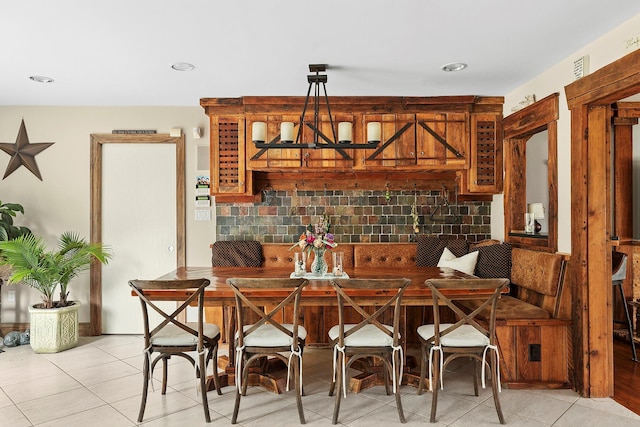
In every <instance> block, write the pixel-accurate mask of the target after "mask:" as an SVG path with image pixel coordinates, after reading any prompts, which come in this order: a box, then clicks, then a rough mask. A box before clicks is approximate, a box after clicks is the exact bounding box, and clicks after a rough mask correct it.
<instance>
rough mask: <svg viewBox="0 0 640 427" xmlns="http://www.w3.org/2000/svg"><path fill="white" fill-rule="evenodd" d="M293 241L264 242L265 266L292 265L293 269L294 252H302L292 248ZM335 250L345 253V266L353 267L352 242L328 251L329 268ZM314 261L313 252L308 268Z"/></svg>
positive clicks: (331, 264)
mask: <svg viewBox="0 0 640 427" xmlns="http://www.w3.org/2000/svg"><path fill="white" fill-rule="evenodd" d="M292 245H293V243H263V244H262V255H263V258H264V264H263V265H264V266H265V267H291V269H292V271H293V254H294V253H295V252H300V249H298V248H294V249H291V250H289V249H290V248H291V246H292ZM333 252H342V253H344V259H343V262H344V267H345V268H350V267H353V245H352V244H350V243H339V244H338V246H337V247H336V248H335V249H331V250H329V251H327V254H326V255H325V257H326V260H327V262H328V263H329V268H333V258H332V255H331V254H332V253H333ZM312 262H313V252H312V253H311V254H310V255H309V259H307V270H309V268H310V267H311V263H312ZM347 273H348V271H347Z"/></svg>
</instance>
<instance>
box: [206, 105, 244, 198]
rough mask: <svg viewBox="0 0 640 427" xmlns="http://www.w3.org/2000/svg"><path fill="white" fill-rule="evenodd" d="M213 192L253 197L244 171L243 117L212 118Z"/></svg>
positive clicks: (210, 152)
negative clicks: (250, 195)
mask: <svg viewBox="0 0 640 427" xmlns="http://www.w3.org/2000/svg"><path fill="white" fill-rule="evenodd" d="M210 124H211V149H210V151H209V154H210V156H211V193H212V194H221V195H225V194H250V193H251V191H252V189H251V182H250V180H251V176H250V175H248V174H247V173H246V169H245V160H244V156H245V137H244V136H245V131H244V129H245V119H244V117H237V116H231V117H225V116H211V120H210Z"/></svg>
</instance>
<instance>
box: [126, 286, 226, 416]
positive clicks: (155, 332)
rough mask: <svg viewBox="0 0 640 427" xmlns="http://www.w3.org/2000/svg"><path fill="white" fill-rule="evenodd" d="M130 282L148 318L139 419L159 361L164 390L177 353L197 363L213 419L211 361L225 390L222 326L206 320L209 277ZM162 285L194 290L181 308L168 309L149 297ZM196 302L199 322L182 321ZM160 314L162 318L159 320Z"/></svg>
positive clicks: (215, 377)
mask: <svg viewBox="0 0 640 427" xmlns="http://www.w3.org/2000/svg"><path fill="white" fill-rule="evenodd" d="M129 286H131V288H132V289H133V291H134V292H135V293H136V294H137V295H138V297H139V299H140V304H141V305H142V318H143V322H144V362H143V369H142V373H143V376H144V382H143V385H142V401H141V402H140V411H139V413H138V422H142V419H143V417H144V411H145V407H146V404H147V394H148V391H149V382H151V381H153V370H154V368H155V366H156V364H157V363H158V362H159V361H162V394H163V395H164V394H166V393H167V377H168V361H169V359H171V357H173V356H179V357H182V358H184V359H186V360H188V361H189V362H190V363H191V364H192V365H193V367H194V369H195V373H196V377H197V378H198V380H199V381H198V388H199V392H200V396H201V398H202V409H203V410H204V417H205V420H206V421H207V422H211V416H210V414H209V402H208V400H207V388H208V387H207V378H206V372H207V365H208V363H209V362H212V364H213V381H214V385H215V389H216V390H217V392H218V394H222V392H221V391H220V381H219V379H218V368H217V365H218V341H219V340H220V328H219V327H218V325H215V324H212V323H205V322H204V311H203V307H204V290H205V288H206V287H207V286H209V280H208V279H188V280H130V281H129ZM162 289H171V290H175V289H181V290H192V292H191V293H190V295H189V296H188V297H187V298H186V299H185V300H184V301H181V302H180V305H179V306H178V308H176V309H175V310H172V311H168V310H165V309H162V308H161V307H160V306H158V303H157V301H151V300H150V299H149V298H148V297H147V291H152V290H162ZM194 303H197V307H198V320H197V322H182V321H180V320H179V318H180V316H181V315H183V316H185V317H186V314H187V308H188V307H189V306H190V305H192V304H194ZM158 315H159V317H160V320H155V319H157V318H158ZM193 352H195V356H192V355H191V354H190V353H193ZM154 353H157V356H155V358H153V355H154ZM152 359H153V360H152ZM196 359H197V360H196Z"/></svg>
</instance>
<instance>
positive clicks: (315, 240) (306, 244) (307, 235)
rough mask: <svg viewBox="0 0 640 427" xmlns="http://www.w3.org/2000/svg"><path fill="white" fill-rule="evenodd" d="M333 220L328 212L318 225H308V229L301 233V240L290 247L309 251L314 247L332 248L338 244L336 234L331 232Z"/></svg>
mask: <svg viewBox="0 0 640 427" xmlns="http://www.w3.org/2000/svg"><path fill="white" fill-rule="evenodd" d="M330 230H331V221H330V220H329V215H327V214H326V213H325V214H324V215H323V216H322V218H320V221H318V223H317V224H316V225H311V224H309V225H307V229H306V230H305V231H304V233H302V234H301V235H300V240H298V242H296V243H295V244H294V245H293V246H291V247H290V248H289V250H291V249H295V248H296V247H299V248H300V249H302V250H303V251H306V252H307V253H309V252H311V251H312V250H313V249H332V248H335V247H336V246H338V244H337V243H336V242H335V241H334V236H333V234H332V233H331V232H330Z"/></svg>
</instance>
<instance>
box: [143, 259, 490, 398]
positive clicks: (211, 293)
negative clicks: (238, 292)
mask: <svg viewBox="0 0 640 427" xmlns="http://www.w3.org/2000/svg"><path fill="white" fill-rule="evenodd" d="M291 272H292V269H290V268H281V267H279V268H274V267H179V268H177V269H175V270H173V271H170V272H168V273H166V274H164V275H162V276H160V277H158V278H157V280H175V279H196V278H207V279H209V280H210V282H211V284H210V285H209V286H208V287H207V289H206V290H205V305H207V306H221V307H232V308H233V307H235V297H234V293H233V291H232V290H231V288H230V287H229V286H228V285H227V283H226V282H227V279H229V278H233V277H243V278H251V277H260V278H286V277H290V276H291ZM345 273H346V274H347V275H348V277H350V278H359V279H362V278H365V279H367V278H371V279H374V278H375V279H385V278H399V277H403V278H407V279H410V280H411V285H409V286H408V287H407V288H406V289H405V292H404V295H403V298H402V305H403V306H429V305H431V304H432V298H431V291H430V290H429V288H428V287H427V286H426V284H425V281H426V280H427V279H469V278H474V277H475V276H470V275H468V274H465V273H462V272H460V271H457V270H453V269H450V268H440V267H416V266H410V267H397V268H395V267H394V268H388V267H385V268H372V267H366V268H357V267H356V268H345ZM305 277H306V278H307V279H308V280H309V284H308V285H307V286H306V287H305V288H304V289H303V291H302V299H301V304H302V305H306V306H336V305H337V297H336V292H335V290H334V288H333V285H332V284H331V281H332V279H334V278H335V277H333V276H331V275H327V276H322V277H315V276H310V275H306V276H305ZM189 292H190V291H189V290H148V291H147V292H146V294H147V296H148V297H149V298H150V299H152V300H157V301H181V300H184V299H186V298H187V297H188V296H189ZM286 292H287V291H285V290H277V289H276V290H274V289H269V290H264V289H260V290H251V291H246V292H245V294H246V295H247V296H249V297H251V298H252V300H254V301H257V302H262V303H264V304H265V305H267V304H270V303H273V302H279V301H280V300H281V299H282V298H283V297H284V296H285V294H286ZM391 292H395V290H393V289H389V290H370V289H358V290H350V293H349V295H350V296H351V297H352V298H354V299H355V300H358V302H359V303H360V304H368V305H376V304H377V303H378V302H380V301H383V300H385V302H386V300H388V298H389V295H390V293H391ZM448 292H449V294H450V295H451V296H452V295H453V293H456V294H458V295H457V296H458V297H459V298H477V297H478V296H480V295H481V293H480V292H481V291H475V292H470V291H469V290H455V291H448ZM227 321H228V324H227V325H226V326H227V331H228V336H233V333H234V331H235V318H234V316H233V315H230V316H228V319H227ZM228 341H229V342H228V345H229V354H234V342H233V341H234V340H232V339H231V340H228ZM403 344H406V343H403ZM405 354H406V353H405ZM221 359H222V362H223V364H224V366H222V368H223V369H224V370H225V373H226V374H227V375H226V381H224V382H225V383H226V384H233V382H234V381H233V380H234V379H233V378H232V377H233V373H234V369H235V366H234V358H233V357H230V358H226V360H225V358H224V357H221ZM415 381H416V376H415V375H414V376H412V377H411V379H409V380H408V381H407V382H408V383H412V382H413V383H415ZM251 382H257V383H260V384H262V385H263V386H266V388H268V389H271V390H272V391H275V392H277V391H278V389H280V388H281V386H282V385H281V384H280V385H278V384H275V383H273V382H271V381H270V379H269V378H267V377H265V376H260V375H258V376H257V379H256V380H255V381H250V383H251ZM270 382H271V383H272V384H271V385H269V383H270ZM210 383H211V384H212V382H210ZM414 385H416V384H414Z"/></svg>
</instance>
